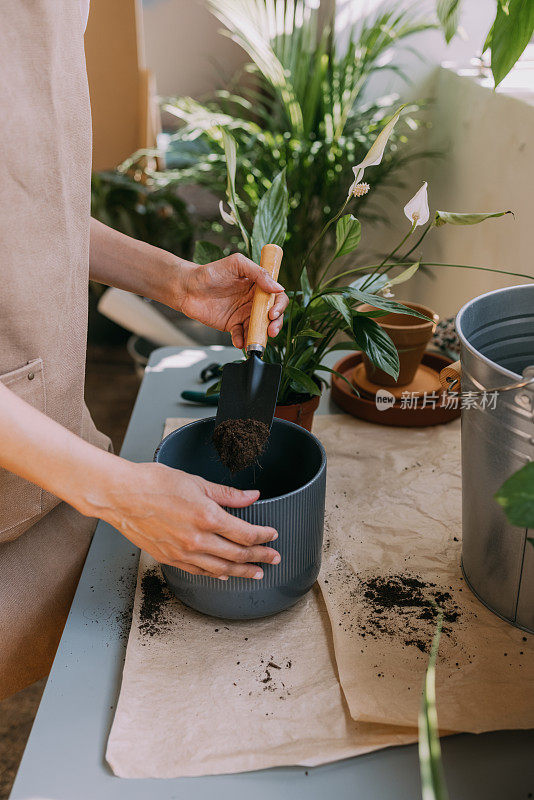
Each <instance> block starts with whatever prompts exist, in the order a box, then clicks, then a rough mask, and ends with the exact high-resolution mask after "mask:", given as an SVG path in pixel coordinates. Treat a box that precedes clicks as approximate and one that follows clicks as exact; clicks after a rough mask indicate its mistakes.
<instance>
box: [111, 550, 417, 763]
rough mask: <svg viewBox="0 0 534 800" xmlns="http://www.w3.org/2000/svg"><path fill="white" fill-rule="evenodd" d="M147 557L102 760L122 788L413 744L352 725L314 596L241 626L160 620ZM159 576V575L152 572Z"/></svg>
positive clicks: (167, 616) (178, 611) (191, 614)
mask: <svg viewBox="0 0 534 800" xmlns="http://www.w3.org/2000/svg"><path fill="white" fill-rule="evenodd" d="M147 570H148V571H149V572H150V574H152V575H156V576H159V575H160V572H159V567H158V566H157V564H156V562H155V561H153V560H152V558H151V557H150V556H148V555H146V553H142V554H141V561H140V566H139V580H138V585H137V590H136V595H135V604H134V611H133V620H132V627H131V631H130V637H129V640H128V647H127V651H126V661H125V665H124V672H123V678H122V687H121V693H120V698H119V702H118V706H117V711H116V713H115V719H114V721H113V727H112V729H111V733H110V736H109V740H108V747H107V753H106V758H107V761H108V763H109V764H110V766H111V768H112V769H113V772H114V773H115V775H119V776H121V777H124V778H148V777H152V778H177V777H185V776H195V775H211V774H220V773H229V772H244V771H247V770H253V769H262V768H265V767H274V766H282V765H289V764H301V765H306V766H313V765H316V764H322V763H325V762H328V761H334V760H336V759H341V758H347V757H348V756H352V755H357V754H360V753H366V752H368V751H370V750H376V749H378V748H381V747H386V746H388V745H391V744H405V743H407V742H410V741H414V739H415V733H414V732H413V731H411V732H410V731H405V730H400V729H395V728H391V727H389V726H383V725H374V724H366V723H357V722H354V720H352V719H351V717H350V714H349V713H348V709H347V706H346V703H345V701H344V698H343V693H342V691H341V687H340V685H339V681H338V679H337V676H336V669H335V663H334V655H333V651H332V645H331V638H330V633H329V624H330V623H329V620H328V615H327V613H326V609H325V607H324V602H323V600H322V597H321V593H320V590H319V588H318V587H315V588H314V589H313V590H312V591H311V592H310V593H309V594H308V595H307V597H305V598H303V600H301V601H300V602H299V603H298V604H297V605H296V606H294V607H293V608H291V609H289V610H288V611H285V612H283V613H281V614H279V615H277V616H276V617H271V618H267V619H260V620H251V621H247V622H235V621H225V620H218V619H214V618H212V617H206V616H203V615H202V614H198V613H197V612H195V611H192V610H191V609H188V608H186V607H185V606H183V605H182V604H181V603H180V602H179V601H178V600H176V599H175V598H174V597H170V596H168V597H167V598H166V600H165V602H164V604H163V606H162V610H161V615H160V618H159V621H156V622H155V623H152V624H148V626H147V624H146V619H144V618H143V617H142V615H141V618H140V609H141V605H142V602H143V591H142V578H143V575H144V574H145V573H146V571H147ZM154 570H156V572H154Z"/></svg>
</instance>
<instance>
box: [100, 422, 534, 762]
mask: <svg viewBox="0 0 534 800" xmlns="http://www.w3.org/2000/svg"><path fill="white" fill-rule="evenodd" d="M385 413H387V412H385ZM187 422H190V420H184V419H170V420H167V424H166V427H165V434H167V433H169V432H170V431H171V430H173V429H175V428H177V427H180V426H181V425H183V424H185V423H187ZM314 433H315V434H316V435H317V436H318V437H319V438H320V439H321V441H322V442H323V444H324V445H325V448H326V450H327V454H328V481H327V483H328V486H327V510H326V520H325V548H324V555H323V568H322V570H321V575H320V577H319V585H320V588H321V591H322V595H321V593H319V591H318V590H317V589H315V590H314V591H312V592H310V594H309V595H308V596H307V597H306V598H304V599H303V600H301V601H300V602H299V603H298V604H297V605H296V606H295V607H293V608H292V609H289V610H288V611H286V612H283V613H282V614H279V615H277V616H275V617H272V618H268V619H264V620H252V621H248V622H227V621H223V620H215V619H212V618H208V617H204V616H202V615H200V614H197V613H196V612H194V611H191V610H190V609H187V608H185V607H184V606H183V605H182V604H180V603H179V602H178V601H177V600H175V599H174V598H171V597H169V598H168V599H167V600H166V602H165V608H164V613H163V625H162V626H161V628H162V630H161V632H158V634H157V635H154V636H150V635H149V634H147V633H146V631H145V632H143V630H142V621H141V619H140V608H141V603H142V594H143V593H142V590H141V581H142V578H143V575H144V574H145V572H146V570H152V569H154V568H156V567H155V562H153V561H152V559H150V557H148V556H147V555H146V554H144V553H143V554H142V557H141V561H140V567H139V576H138V586H137V590H136V596H135V604H134V611H133V619H132V627H131V631H130V636H129V641H128V646H127V653H126V661H125V666H124V672H123V681H122V688H121V693H120V698H119V703H118V707H117V711H116V714H115V719H114V723H113V727H112V730H111V733H110V737H109V741H108V749H107V760H108V762H109V763H110V765H111V767H112V769H113V771H114V772H115V774H116V775H120V776H122V777H182V776H195V775H207V774H216V773H229V772H240V771H247V770H253V769H261V768H265V767H271V766H282V765H290V764H299V765H306V766H313V765H317V764H321V763H326V762H329V761H333V760H337V759H341V758H345V757H347V756H350V755H357V754H361V753H365V752H369V751H371V750H374V749H378V748H382V747H387V746H389V745H398V744H405V743H408V742H411V741H414V740H415V739H416V736H417V733H416V729H415V726H416V725H417V710H418V705H419V700H420V692H421V685H422V680H423V676H424V671H425V668H426V663H427V659H428V653H427V652H425V651H427V650H428V646H429V643H430V640H431V637H432V634H433V631H434V626H435V621H434V619H432V618H430V619H419V617H420V616H423V617H424V616H425V614H426V615H428V609H425V608H424V606H423V607H421V608H410V607H401V608H397V607H391V608H386V609H382V610H381V609H380V605H378V606H377V604H376V602H374V601H373V599H372V595H373V588H372V587H373V586H374V583H373V582H376V580H377V579H378V581H380V580H381V579H385V580H389V579H391V578H392V577H393V580H394V581H395V582H396V581H398V580H406V577H408V579H409V580H411V579H414V580H415V581H417V582H418V583H417V585H419V586H422V587H423V588H421V589H420V590H419V596H423V597H424V598H433V597H438V598H439V600H440V602H441V605H442V606H443V607H444V609H445V611H446V613H447V614H448V615H449V620H452V621H445V633H444V634H443V636H442V640H441V645H440V652H439V659H438V669H437V695H438V714H439V720H440V727H441V729H442V730H443V731H473V732H480V731H485V730H496V729H503V728H526V727H532V726H534V666H533V665H534V657H533V656H534V642H533V640H534V637H532V636H529V635H528V634H524V633H523V632H522V631H519V630H517V629H515V628H513V627H512V626H510V625H508V624H507V623H505V622H503V621H502V620H500V619H499V618H498V617H496V616H495V615H493V614H492V613H491V612H489V611H488V610H487V609H486V608H485V607H484V606H482V605H481V604H480V603H479V602H478V601H477V600H476V599H475V598H474V596H473V595H472V594H471V592H470V591H469V589H468V588H467V587H466V585H465V582H464V581H463V579H462V575H461V570H460V566H459V564H460V547H461V544H460V539H461V482H460V427H459V422H455V423H452V424H449V425H446V426H438V427H436V428H427V429H424V430H421V429H399V428H388V427H381V426H378V425H371V424H369V423H365V422H361V421H358V420H355V419H353V418H351V417H348V416H345V415H341V414H340V415H332V416H326V415H325V416H317V417H316V419H315V422H314ZM396 576H400V578H397V577H396ZM370 587H371V588H370ZM369 594H370V595H371V597H368V596H366V595H369ZM323 598H324V599H323ZM428 616H431V614H430V615H428ZM140 626H141V627H140ZM269 664H275V665H276V667H280V669H277V668H276V667H273V666H269ZM289 664H291V666H288V665H289ZM266 678H269V680H267V681H265V679H266ZM340 683H341V685H340ZM341 687H342V688H341Z"/></svg>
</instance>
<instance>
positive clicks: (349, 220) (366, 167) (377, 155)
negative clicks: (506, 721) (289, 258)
mask: <svg viewBox="0 0 534 800" xmlns="http://www.w3.org/2000/svg"><path fill="white" fill-rule="evenodd" d="M403 108H404V106H402V107H401V108H399V109H398V110H397V111H396V112H395V114H394V115H393V116H392V117H391V119H390V120H389V121H388V122H387V124H386V125H385V126H384V127H383V128H382V130H381V131H380V133H379V134H378V136H377V137H376V139H375V141H374V143H373V145H372V146H371V148H370V150H369V151H368V153H367V155H366V156H365V158H364V159H363V160H362V161H361V162H360V163H359V164H357V165H355V166H354V168H353V172H354V180H353V182H352V183H351V184H350V186H349V187H348V191H347V196H346V198H345V201H344V202H343V204H342V206H341V208H340V209H339V211H338V212H337V213H336V214H335V215H334V216H333V217H331V218H330V219H328V220H327V221H326V222H325V224H324V225H323V227H322V229H321V230H320V232H319V234H318V235H317V236H316V237H315V238H312V239H311V244H310V246H309V247H308V250H307V252H305V253H303V255H302V258H301V260H300V264H299V265H298V269H297V275H298V278H299V288H298V289H297V290H293V291H288V295H289V298H290V302H289V306H288V308H287V311H286V314H285V319H284V326H283V328H282V330H281V331H280V333H279V334H278V336H277V337H276V338H274V339H271V340H269V343H268V345H267V348H266V352H265V359H266V361H268V362H270V363H276V364H281V366H282V377H281V383H280V392H279V398H278V402H279V403H280V404H282V405H287V404H292V403H297V402H301V401H302V400H303V399H307V398H309V397H310V396H313V395H320V394H321V391H322V386H323V385H326V383H327V382H326V380H325V377H324V374H322V373H332V372H333V370H332V369H331V368H330V367H328V366H327V365H326V363H325V360H326V357H327V356H328V355H329V353H332V352H333V351H337V350H361V351H363V352H364V353H366V355H367V356H368V357H369V359H370V361H371V362H372V363H373V364H374V365H375V366H376V367H378V368H379V369H382V370H384V371H385V372H386V373H387V374H388V375H392V376H393V377H394V378H395V379H396V378H397V377H398V375H399V357H398V353H397V350H396V348H395V346H394V344H393V342H392V341H391V339H390V338H389V336H388V335H387V333H385V331H384V330H383V329H382V328H381V326H380V325H379V324H378V322H377V321H376V320H377V318H379V317H381V316H383V315H385V314H388V313H391V312H394V313H397V314H408V315H411V316H416V317H422V318H423V319H426V317H424V315H422V314H420V313H419V312H417V311H414V310H413V309H411V308H408V307H407V306H405V305H403V304H402V303H399V302H397V301H396V300H394V299H392V297H393V295H392V292H391V289H392V287H393V286H395V285H398V284H400V283H403V282H405V281H407V280H409V279H410V278H412V277H413V275H415V273H416V272H417V270H418V269H419V267H421V266H426V267H436V266H450V267H464V265H459V264H447V265H446V264H439V263H438V262H429V261H423V260H422V258H421V257H419V256H415V255H413V254H415V253H416V251H418V249H419V247H420V245H421V243H422V242H423V240H424V239H425V237H426V236H427V235H428V233H429V232H430V230H432V229H433V228H439V227H441V226H443V225H446V224H449V225H474V224H477V223H479V222H482V221H484V220H486V219H489V218H491V217H501V216H503V215H505V214H509V213H511V212H509V211H497V212H490V213H476V214H474V213H472V214H462V213H455V212H447V211H436V213H435V215H434V217H433V219H432V220H430V212H429V207H428V195H427V184H426V183H424V184H423V186H422V187H421V188H420V189H419V191H418V192H417V193H416V194H415V195H414V197H413V198H412V199H411V200H410V201H409V202H408V203H407V204H406V206H405V207H404V213H405V215H406V217H407V218H408V220H409V222H410V228H409V230H408V231H407V233H406V234H405V236H403V238H402V239H401V241H400V242H399V243H398V245H397V246H396V247H394V248H393V250H392V251H391V252H390V253H389V254H388V255H387V256H386V257H385V258H384V259H383V260H382V261H381V263H379V264H373V265H368V264H366V265H363V266H354V267H351V268H350V269H348V270H344V271H343V272H341V273H338V274H332V273H333V271H334V268H335V266H336V265H337V262H338V260H339V259H341V258H343V257H344V258H345V259H346V258H347V257H348V256H351V255H352V254H354V253H355V251H356V250H357V248H358V245H359V244H360V240H361V235H362V231H361V224H360V222H359V220H358V219H356V217H355V216H353V214H351V213H350V210H349V209H350V205H351V203H352V202H353V200H354V198H357V197H361V196H362V194H366V193H367V192H369V191H370V189H371V186H370V184H369V183H366V182H364V181H363V178H364V175H365V174H366V173H367V171H369V172H370V171H371V169H372V167H374V166H376V165H378V164H380V162H381V160H382V157H383V155H384V151H385V148H386V145H387V142H388V139H389V137H390V136H391V133H392V131H393V129H394V127H395V124H396V123H397V121H398V119H399V117H400V115H401V113H402V110H403ZM220 136H221V142H222V144H223V146H224V151H225V156H226V165H227V188H226V198H227V203H228V210H227V209H225V208H224V206H223V204H222V203H221V206H220V210H221V216H222V218H223V220H224V222H225V223H227V224H228V225H233V226H237V228H238V229H239V231H240V235H241V238H242V241H243V249H244V251H245V252H246V253H247V255H248V256H249V257H250V258H252V259H254V261H256V262H259V260H260V253H261V249H262V247H263V245H264V244H267V243H275V244H278V245H280V246H281V247H283V245H284V241H285V238H286V233H287V219H288V212H289V198H288V191H287V187H286V180H285V170H282V171H281V172H280V173H279V174H278V175H276V177H275V178H274V180H273V181H272V183H271V185H270V187H269V189H268V190H267V191H266V192H265V193H264V194H263V196H262V197H261V200H260V202H259V204H258V208H257V212H256V215H255V217H254V223H253V226H252V230H247V228H246V227H245V225H244V223H243V216H244V215H242V214H241V211H240V210H242V209H244V208H245V209H246V206H245V203H244V200H243V199H242V198H241V197H240V196H238V193H237V191H236V169H237V150H236V143H235V140H234V139H233V137H232V136H231V135H230V134H229V133H228V131H226V130H225V129H220ZM369 179H370V180H372V176H369ZM334 225H335V234H336V237H335V246H334V248H333V251H332V252H331V254H330V257H329V258H328V259H327V260H326V263H325V265H324V268H323V270H322V273H321V274H320V277H318V278H317V279H316V280H314V281H310V277H309V276H310V270H309V268H308V265H309V262H310V256H311V255H312V254H313V253H314V251H315V249H316V248H317V247H319V246H320V245H321V243H322V242H323V240H324V238H325V236H326V234H327V233H328V231H329V230H330V229H331V228H332V226H334ZM421 227H422V228H423V230H422V232H421V234H420V236H419V238H417V239H416V241H415V242H414V243H413V244H411V243H410V241H409V240H410V239H411V237H413V236H414V234H415V232H416V230H417V229H418V228H421ZM312 234H313V231H310V237H311V236H312ZM403 248H407V249H406V250H405V252H404V253H402V254H401V251H402V250H403ZM221 256H222V250H221V248H219V247H218V246H216V245H214V244H212V243H211V242H203V241H201V242H198V243H197V247H196V251H195V260H196V261H197V262H198V263H201V264H206V263H209V262H211V261H213V260H215V259H217V258H219V257H221ZM471 269H485V268H483V267H471ZM489 271H492V272H503V270H489ZM507 274H516V273H507ZM522 277H527V276H522ZM347 279H349V280H350V282H348V280H347ZM363 304H369V305H370V306H372V307H373V310H372V311H362V310H360V308H361V306H362V305H363ZM340 377H343V376H340ZM343 379H344V378H343ZM344 380H345V379H344ZM351 388H352V387H351ZM216 390H217V386H214V387H212V389H211V391H216Z"/></svg>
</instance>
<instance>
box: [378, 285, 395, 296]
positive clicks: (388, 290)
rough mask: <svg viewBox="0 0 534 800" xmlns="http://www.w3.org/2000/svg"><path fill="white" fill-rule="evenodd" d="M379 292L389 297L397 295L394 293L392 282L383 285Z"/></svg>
mask: <svg viewBox="0 0 534 800" xmlns="http://www.w3.org/2000/svg"><path fill="white" fill-rule="evenodd" d="M377 294H381V295H382V297H387V298H389V297H395V295H394V294H393V292H392V291H391V284H390V283H386V285H385V286H383V287H382V288H381V289H380V291H379V292H377Z"/></svg>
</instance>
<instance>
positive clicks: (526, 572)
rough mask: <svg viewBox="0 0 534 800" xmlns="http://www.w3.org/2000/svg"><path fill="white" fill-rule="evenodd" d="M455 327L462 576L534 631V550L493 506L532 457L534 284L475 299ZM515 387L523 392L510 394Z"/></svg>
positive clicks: (508, 616) (483, 598)
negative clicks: (459, 373) (469, 394)
mask: <svg viewBox="0 0 534 800" xmlns="http://www.w3.org/2000/svg"><path fill="white" fill-rule="evenodd" d="M456 328H457V331H458V335H459V337H460V341H461V345H462V353H461V362H462V395H463V398H464V403H463V408H462V483H463V544H462V568H463V572H464V576H465V579H466V581H467V583H468V584H469V586H470V588H471V589H472V590H473V592H474V593H475V594H476V595H477V597H478V598H479V599H480V600H481V601H482V602H483V603H484V604H485V605H486V606H487V607H488V608H490V609H491V610H492V611H494V612H495V613H496V614H498V615H499V616H500V617H502V618H503V619H505V620H507V621H508V622H511V623H512V624H513V625H516V626H517V627H519V628H523V629H524V630H527V631H529V632H531V633H534V547H531V546H530V545H529V544H528V542H527V531H526V530H523V529H520V528H517V527H513V526H512V525H510V524H509V523H508V521H507V519H506V517H505V515H504V513H503V511H502V509H501V508H500V506H499V505H498V504H497V502H496V501H495V500H494V494H495V492H496V491H497V489H499V488H500V486H501V485H502V484H503V483H504V481H505V480H506V479H507V478H509V477H510V475H512V474H513V473H514V472H515V471H516V470H518V469H520V467H522V466H524V464H525V463H526V462H527V461H532V460H533V459H534V382H530V383H528V376H529V374H530V375H531V374H532V373H531V372H530V370H529V369H528V368H529V367H532V366H534V284H527V285H526V286H512V287H508V288H506V289H498V290H496V291H493V292H488V293H487V294H484V295H481V296H480V297H476V298H475V299H474V300H471V301H470V302H469V303H467V304H466V305H465V306H464V307H463V308H462V309H461V311H460V312H459V314H458V317H457V319H456ZM524 378H527V380H525V379H524ZM517 384H519V385H520V388H515V389H514V388H510V387H514V386H517ZM522 384H523V385H522ZM524 384H526V385H524ZM496 390H498V391H497V393H496V394H493V393H494V392H495V391H496ZM466 392H473V393H475V392H476V393H477V394H476V395H475V394H473V396H472V398H473V402H471V400H468V401H467V403H466V399H465V398H466V395H465V393H466ZM484 393H486V394H485V395H484ZM475 400H476V402H475ZM530 535H531V536H534V532H533V531H531V532H530Z"/></svg>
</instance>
